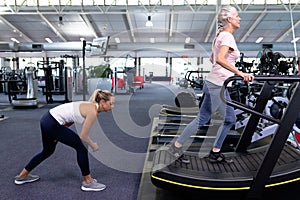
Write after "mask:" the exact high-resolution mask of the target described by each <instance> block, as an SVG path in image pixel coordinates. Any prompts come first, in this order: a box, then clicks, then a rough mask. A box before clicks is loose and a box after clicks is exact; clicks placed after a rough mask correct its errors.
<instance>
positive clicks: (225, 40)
mask: <svg viewBox="0 0 300 200" xmlns="http://www.w3.org/2000/svg"><path fill="white" fill-rule="evenodd" d="M220 46H228V47H230V48H233V49H234V50H237V46H236V43H235V39H234V37H233V35H232V34H230V33H228V32H224V34H223V35H222V38H221V44H220Z"/></svg>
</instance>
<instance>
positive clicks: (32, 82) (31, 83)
mask: <svg viewBox="0 0 300 200" xmlns="http://www.w3.org/2000/svg"><path fill="white" fill-rule="evenodd" d="M24 80H25V82H24V85H25V87H26V89H25V88H24V89H25V91H26V97H18V95H15V96H14V97H13V98H12V100H11V105H12V106H14V107H36V106H38V98H37V95H38V83H37V70H36V68H35V67H33V66H30V67H25V69H24ZM24 80H20V81H21V82H23V81H24ZM15 81H16V83H18V82H17V81H18V80H15ZM9 85H10V86H11V84H9ZM9 88H11V87H9Z"/></svg>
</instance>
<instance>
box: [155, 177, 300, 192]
mask: <svg viewBox="0 0 300 200" xmlns="http://www.w3.org/2000/svg"><path fill="white" fill-rule="evenodd" d="M151 177H152V178H154V179H157V180H160V181H163V182H167V183H171V184H175V185H180V186H184V187H190V188H196V189H206V190H249V189H250V187H237V188H215V187H204V186H196V185H190V184H185V183H178V182H175V181H170V180H166V179H163V178H159V177H157V176H153V175H151ZM295 181H300V177H299V178H295V179H291V180H287V181H282V182H278V183H273V184H268V185H266V186H265V187H273V186H278V185H283V184H288V183H292V182H295Z"/></svg>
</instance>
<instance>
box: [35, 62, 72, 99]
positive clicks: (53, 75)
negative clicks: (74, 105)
mask: <svg viewBox="0 0 300 200" xmlns="http://www.w3.org/2000/svg"><path fill="white" fill-rule="evenodd" d="M37 66H38V68H39V69H41V70H43V71H44V79H45V86H40V87H41V88H42V90H43V95H45V96H46V102H47V103H53V102H64V103H65V102H70V101H72V80H71V81H70V80H69V78H72V72H71V69H70V68H69V67H65V65H64V60H60V61H59V62H56V61H51V62H50V61H48V60H47V61H39V62H38V63H37ZM54 95H63V97H64V98H63V99H53V97H54Z"/></svg>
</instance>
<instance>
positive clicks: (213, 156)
mask: <svg viewBox="0 0 300 200" xmlns="http://www.w3.org/2000/svg"><path fill="white" fill-rule="evenodd" d="M205 158H206V159H208V161H209V162H211V163H232V162H233V160H232V159H228V158H225V156H224V154H222V153H221V152H213V151H212V150H211V151H210V152H209V154H208V156H206V157H205Z"/></svg>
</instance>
